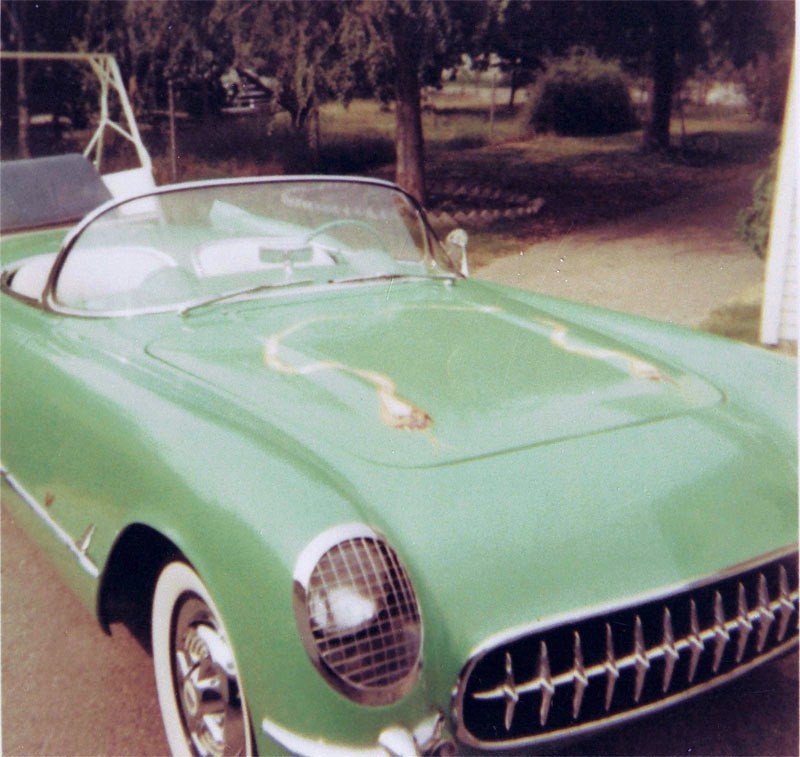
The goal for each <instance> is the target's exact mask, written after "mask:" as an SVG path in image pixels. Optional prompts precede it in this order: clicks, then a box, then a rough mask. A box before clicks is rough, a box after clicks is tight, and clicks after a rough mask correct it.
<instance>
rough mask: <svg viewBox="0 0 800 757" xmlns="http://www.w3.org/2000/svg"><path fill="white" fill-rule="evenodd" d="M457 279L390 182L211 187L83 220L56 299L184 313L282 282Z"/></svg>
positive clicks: (102, 307)
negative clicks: (84, 222) (183, 311)
mask: <svg viewBox="0 0 800 757" xmlns="http://www.w3.org/2000/svg"><path fill="white" fill-rule="evenodd" d="M454 275H455V272H454V270H453V267H452V264H451V263H450V262H449V260H448V258H447V256H446V255H445V253H444V251H443V250H442V248H441V246H440V244H439V242H438V241H437V240H436V238H435V237H434V236H433V234H432V233H431V232H430V230H429V228H428V226H427V224H426V222H425V219H424V218H423V216H422V213H421V212H420V211H419V209H418V208H417V206H416V205H415V204H414V203H413V201H412V200H410V199H409V197H408V196H407V195H405V194H404V193H402V192H401V191H399V190H397V189H395V188H394V187H392V186H391V185H386V184H381V183H372V182H369V181H347V180H327V179H314V180H308V179H306V180H260V181H249V182H248V181H241V182H218V183H214V184H202V185H193V186H191V187H174V188H168V189H167V190H166V191H163V190H162V191H159V192H155V193H153V194H152V195H148V196H146V197H139V198H136V199H133V200H129V201H127V202H124V203H122V204H120V205H117V206H114V207H113V208H111V209H109V210H108V211H106V212H105V213H101V214H100V215H99V216H97V217H96V218H94V219H93V220H91V221H90V222H89V223H87V224H86V225H85V226H84V227H83V228H82V229H81V230H79V232H78V233H77V235H76V236H74V237H73V240H72V242H71V245H70V246H69V248H68V251H67V253H66V256H65V258H64V259H63V261H62V263H61V268H60V271H59V274H58V278H57V280H56V284H55V290H54V300H55V302H56V303H57V304H58V305H60V306H63V307H66V308H70V309H77V310H84V311H90V312H97V313H117V312H120V313H130V312H142V311H158V310H169V309H176V310H191V309H193V308H199V307H204V306H209V305H213V304H215V303H218V302H224V301H230V300H236V299H239V298H247V297H250V296H256V295H258V296H261V294H262V293H264V292H269V291H272V290H276V291H277V290H281V289H285V288H287V287H299V286H307V285H322V284H345V283H347V284H351V283H353V282H360V281H368V280H376V279H377V280H380V279H388V278H392V279H394V278H405V277H410V278H417V277H421V276H424V277H430V276H447V277H451V276H454Z"/></svg>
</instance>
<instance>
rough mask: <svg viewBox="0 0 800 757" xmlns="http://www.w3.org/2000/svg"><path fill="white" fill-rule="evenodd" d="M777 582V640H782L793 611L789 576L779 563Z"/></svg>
mask: <svg viewBox="0 0 800 757" xmlns="http://www.w3.org/2000/svg"><path fill="white" fill-rule="evenodd" d="M778 582H779V584H780V592H781V594H780V605H779V606H778V612H779V613H780V615H781V620H780V624H779V625H778V637H777V638H778V641H783V638H784V636H786V630H787V629H788V628H789V619H790V618H791V617H792V613H793V612H794V603H793V602H792V597H791V594H790V593H789V576H788V575H787V573H786V568H784V567H783V565H781V569H780V570H779V571H778Z"/></svg>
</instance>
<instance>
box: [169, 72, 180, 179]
mask: <svg viewBox="0 0 800 757" xmlns="http://www.w3.org/2000/svg"><path fill="white" fill-rule="evenodd" d="M167 86H168V90H169V158H170V167H171V171H172V181H173V183H174V182H176V181H177V180H178V155H177V149H176V147H175V97H174V95H173V91H172V79H169V81H168V82H167Z"/></svg>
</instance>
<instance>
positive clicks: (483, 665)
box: [454, 550, 800, 748]
mask: <svg viewBox="0 0 800 757" xmlns="http://www.w3.org/2000/svg"><path fill="white" fill-rule="evenodd" d="M799 599H800V590H798V555H797V551H796V550H791V551H790V550H787V551H785V552H784V553H783V554H781V555H777V556H776V555H773V556H771V557H770V558H766V559H765V560H764V561H762V562H760V563H756V562H753V563H750V564H749V565H748V566H743V567H741V568H740V569H739V570H738V571H737V570H731V571H728V572H726V573H724V574H721V575H719V576H716V577H714V578H713V579H710V580H708V581H706V582H704V583H700V582H698V583H694V584H692V585H691V586H686V587H682V588H679V589H676V590H674V593H672V594H670V595H659V596H655V595H653V596H651V597H650V598H647V599H643V600H641V603H640V604H636V605H630V606H626V607H617V608H611V609H606V610H598V611H597V612H596V613H594V614H591V613H584V614H583V615H581V616H580V617H576V618H574V619H572V620H570V619H566V620H564V621H562V623H561V624H559V625H556V624H551V625H543V624H542V625H533V626H531V627H530V628H529V629H527V630H524V631H517V632H515V633H514V635H511V634H509V635H508V636H507V637H505V639H503V640H501V641H498V642H497V643H496V644H494V645H487V646H486V647H485V648H483V649H482V650H481V651H480V652H479V653H478V654H477V656H476V657H475V658H473V659H472V660H471V661H470V662H469V664H468V666H467V668H465V671H464V674H463V676H462V678H461V679H460V681H459V687H458V690H457V694H456V707H455V710H454V715H455V722H456V727H457V733H458V735H459V737H460V738H461V739H462V740H463V741H464V743H465V744H467V745H469V746H472V747H482V746H488V747H490V748H498V747H502V746H525V745H532V744H540V743H546V742H549V741H552V740H554V739H556V738H559V737H561V736H563V735H567V734H577V733H581V732H583V731H585V730H587V729H589V728H591V727H594V726H595V725H596V724H610V723H613V722H617V721H619V720H621V719H623V718H626V717H628V716H629V715H630V714H631V713H634V712H637V711H638V712H642V711H644V710H646V709H649V708H652V707H654V706H658V705H659V704H660V703H662V702H672V701H678V700H679V699H683V698H686V697H689V696H691V695H692V694H694V693H696V692H699V691H701V690H703V689H705V688H707V687H709V686H713V685H715V684H716V683H719V682H722V681H724V680H727V679H729V678H731V677H733V676H736V675H738V674H739V673H743V672H745V671H747V670H749V669H751V668H752V667H754V666H756V665H759V664H761V663H762V662H764V661H766V660H769V659H772V658H773V657H775V656H776V655H778V654H780V653H782V652H785V651H787V650H789V649H790V648H791V647H792V645H794V644H796V643H797V635H798V628H797V622H796V621H797V620H798V617H800V612H799V611H798V609H799V608H798V601H799ZM772 629H774V632H771V631H772ZM751 639H752V643H748V642H750V640H751ZM734 642H735V643H734ZM706 651H707V652H708V654H704V652H706ZM659 666H663V668H659ZM651 669H654V673H655V675H654V676H650V677H649V678H648V675H647V674H648V672H650V670H651ZM679 671H680V672H679ZM603 682H605V685H601V684H602V683H603ZM617 683H619V685H617ZM593 684H594V685H593ZM504 726H505V727H504Z"/></svg>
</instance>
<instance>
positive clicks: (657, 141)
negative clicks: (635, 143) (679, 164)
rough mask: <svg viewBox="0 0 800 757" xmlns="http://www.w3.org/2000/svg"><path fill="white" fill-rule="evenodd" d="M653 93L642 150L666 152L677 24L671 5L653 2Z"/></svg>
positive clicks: (673, 81) (668, 141) (673, 6)
mask: <svg viewBox="0 0 800 757" xmlns="http://www.w3.org/2000/svg"><path fill="white" fill-rule="evenodd" d="M649 8H650V11H651V12H652V13H653V20H654V24H653V70H652V73H653V92H652V102H651V105H650V120H649V122H648V123H647V125H646V126H645V130H644V147H645V148H646V149H650V150H657V149H661V150H666V149H668V148H669V143H670V139H669V126H670V118H671V116H672V96H673V93H674V91H675V43H676V40H675V35H676V33H677V22H676V13H675V5H674V4H673V3H672V2H669V1H668V2H661V1H660V2H653V3H650V5H649Z"/></svg>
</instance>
